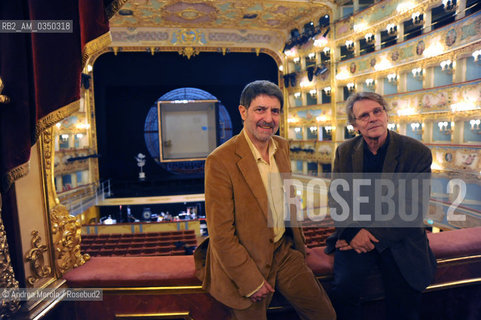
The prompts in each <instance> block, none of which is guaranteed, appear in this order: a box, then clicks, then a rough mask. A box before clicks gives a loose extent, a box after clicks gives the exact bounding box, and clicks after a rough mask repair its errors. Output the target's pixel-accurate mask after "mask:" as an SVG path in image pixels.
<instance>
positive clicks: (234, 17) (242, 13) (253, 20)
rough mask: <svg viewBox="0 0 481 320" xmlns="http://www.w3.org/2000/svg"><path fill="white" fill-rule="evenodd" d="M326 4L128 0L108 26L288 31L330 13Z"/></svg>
mask: <svg viewBox="0 0 481 320" xmlns="http://www.w3.org/2000/svg"><path fill="white" fill-rule="evenodd" d="M333 5H334V4H333V2H329V1H327V0H326V1H314V0H309V1H307V0H305V1H292V0H277V1H252V0H236V1H233V0H224V1H222V0H221V1H213V0H203V1H202V0H198V1H192V0H181V1H179V0H170V1H161V0H129V1H128V2H127V3H126V4H124V5H123V7H122V9H121V10H120V11H119V12H117V14H116V15H115V16H114V17H113V18H112V19H111V20H110V26H111V27H162V28H166V27H167V28H169V27H171V28H211V29H246V30H270V31H276V30H277V31H281V30H282V31H289V30H290V29H293V28H300V27H302V26H303V25H304V24H305V23H307V22H309V21H310V19H312V18H313V17H317V19H319V17H321V16H324V15H325V14H329V13H330V12H331V9H330V7H332V6H333Z"/></svg>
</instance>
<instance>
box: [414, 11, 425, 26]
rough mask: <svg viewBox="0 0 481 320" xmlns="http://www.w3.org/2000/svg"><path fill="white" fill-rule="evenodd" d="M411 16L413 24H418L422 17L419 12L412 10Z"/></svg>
mask: <svg viewBox="0 0 481 320" xmlns="http://www.w3.org/2000/svg"><path fill="white" fill-rule="evenodd" d="M411 18H412V19H413V24H420V23H422V22H423V17H422V16H421V13H420V12H414V13H413V14H412V16H411Z"/></svg>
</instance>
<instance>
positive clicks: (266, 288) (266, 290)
mask: <svg viewBox="0 0 481 320" xmlns="http://www.w3.org/2000/svg"><path fill="white" fill-rule="evenodd" d="M274 291H275V290H274V289H272V287H271V285H270V284H269V283H268V282H267V281H265V280H264V284H263V285H262V287H261V288H260V289H259V290H257V292H256V293H254V294H253V295H252V296H250V299H251V301H252V302H259V301H262V300H263V299H265V298H266V297H267V295H269V294H270V293H274Z"/></svg>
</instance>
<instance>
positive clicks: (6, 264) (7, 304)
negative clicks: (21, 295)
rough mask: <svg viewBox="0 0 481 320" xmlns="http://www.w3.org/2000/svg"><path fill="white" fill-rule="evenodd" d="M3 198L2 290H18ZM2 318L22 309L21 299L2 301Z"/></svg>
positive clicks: (0, 224) (0, 225)
mask: <svg viewBox="0 0 481 320" xmlns="http://www.w3.org/2000/svg"><path fill="white" fill-rule="evenodd" d="M1 213H2V197H0V272H1V278H0V288H4V289H7V288H9V289H10V288H11V289H18V281H17V280H16V279H15V273H14V272H13V268H12V263H11V260H10V252H9V250H8V243H7V234H6V233H5V228H4V227H3V220H2V215H1ZM0 301H1V302H0V303H1V307H0V318H1V319H3V318H5V317H8V315H9V314H11V313H14V312H16V311H17V310H18V309H19V308H20V300H19V299H9V300H8V301H5V300H3V299H2V300H0Z"/></svg>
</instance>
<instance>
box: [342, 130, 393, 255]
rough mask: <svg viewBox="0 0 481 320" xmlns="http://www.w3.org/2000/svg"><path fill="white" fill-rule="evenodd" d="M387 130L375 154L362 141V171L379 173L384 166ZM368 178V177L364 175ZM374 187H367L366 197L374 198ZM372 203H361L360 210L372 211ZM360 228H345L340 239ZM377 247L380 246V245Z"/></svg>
mask: <svg viewBox="0 0 481 320" xmlns="http://www.w3.org/2000/svg"><path fill="white" fill-rule="evenodd" d="M389 140H390V139H389V131H388V133H387V137H386V141H384V144H383V145H382V146H381V147H380V148H379V149H378V151H377V154H373V153H372V152H371V150H369V146H368V145H367V142H366V140H364V142H363V159H362V171H363V173H364V174H366V173H380V172H382V168H383V166H384V159H385V158H386V153H387V148H388V146H389ZM366 178H368V177H366ZM374 191H375V190H374V188H369V191H368V194H367V195H366V196H367V197H368V199H374V196H375V195H374ZM372 205H373V204H372V203H370V204H363V205H361V211H363V212H369V211H370V212H374V211H373V209H372ZM359 230H361V228H358V227H352V228H346V229H345V230H344V232H343V233H342V235H341V239H345V240H346V241H348V242H351V241H352V238H354V236H355V235H356V234H357V233H358V232H359ZM377 247H382V246H381V245H379V246H377Z"/></svg>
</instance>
